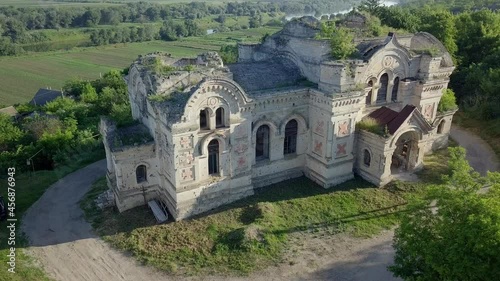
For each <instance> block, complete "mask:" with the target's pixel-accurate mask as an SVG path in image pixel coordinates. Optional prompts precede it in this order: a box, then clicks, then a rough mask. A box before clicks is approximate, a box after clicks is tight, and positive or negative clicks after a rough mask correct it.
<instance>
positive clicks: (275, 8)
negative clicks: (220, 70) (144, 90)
mask: <svg viewBox="0 0 500 281" xmlns="http://www.w3.org/2000/svg"><path fill="white" fill-rule="evenodd" d="M60 2H82V1H70V0H60ZM88 2H101V1H88ZM111 2H118V3H120V1H110V3H111ZM360 2H361V1H360V0H359V1H358V0H333V1H325V0H312V1H305V0H300V1H290V2H288V1H286V2H285V1H273V2H267V3H265V2H233V3H231V2H230V3H224V4H217V3H210V2H208V3H207V2H192V3H176V4H164V5H162V4H156V3H151V2H133V3H127V4H123V5H109V6H102V7H85V5H84V4H82V6H76V7H71V8H70V7H42V8H40V7H0V35H1V37H0V55H16V54H19V53H22V52H23V51H24V50H23V48H22V46H21V45H22V44H29V43H37V42H44V41H47V40H48V38H46V36H44V34H43V33H30V32H29V31H32V30H43V29H60V28H81V27H97V26H100V25H118V24H120V23H148V22H158V21H169V22H167V24H170V25H171V23H172V22H171V20H173V19H185V20H193V19H201V18H203V17H206V16H213V15H235V16H250V17H255V18H257V20H258V17H259V15H260V14H261V13H286V14H301V13H315V14H317V15H318V16H320V15H321V14H322V13H325V11H340V10H345V9H348V8H350V7H352V5H353V4H357V3H360ZM190 24H191V25H192V22H188V23H187V25H186V26H182V24H180V26H181V27H178V26H170V28H172V29H173V28H177V29H182V30H184V29H188V28H189V25H190ZM250 27H252V26H250ZM109 32H111V31H108V33H109ZM117 32H118V33H119V34H120V35H119V40H114V43H120V42H138V41H146V40H152V39H153V38H154V37H158V36H157V35H156V34H152V32H153V31H152V28H151V27H148V26H145V27H139V28H135V27H130V28H126V29H120V30H115V31H114V32H113V33H117ZM178 33H179V32H178ZM102 34H103V32H102V31H101V35H102ZM197 34H199V32H193V33H188V34H183V33H182V32H181V35H189V36H191V35H197ZM97 37H99V35H94V38H97ZM101 37H102V36H101ZM102 41H106V40H101V39H99V40H94V43H95V44H99V43H100V42H102Z"/></svg>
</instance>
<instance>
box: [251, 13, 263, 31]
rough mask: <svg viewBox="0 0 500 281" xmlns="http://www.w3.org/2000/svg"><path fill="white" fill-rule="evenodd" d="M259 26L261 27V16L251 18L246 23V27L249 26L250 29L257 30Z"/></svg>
mask: <svg viewBox="0 0 500 281" xmlns="http://www.w3.org/2000/svg"><path fill="white" fill-rule="evenodd" d="M261 25H262V16H261V15H260V14H259V15H255V16H253V17H251V18H250V20H249V21H248V26H250V28H257V27H260V26H261Z"/></svg>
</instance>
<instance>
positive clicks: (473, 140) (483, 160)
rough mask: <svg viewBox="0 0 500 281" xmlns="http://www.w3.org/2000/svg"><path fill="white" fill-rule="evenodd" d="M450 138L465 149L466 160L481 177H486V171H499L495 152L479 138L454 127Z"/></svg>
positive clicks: (499, 166) (499, 165) (499, 167)
mask: <svg viewBox="0 0 500 281" xmlns="http://www.w3.org/2000/svg"><path fill="white" fill-rule="evenodd" d="M450 136H451V138H452V139H454V140H455V141H456V142H458V144H459V145H460V146H463V147H465V149H467V160H469V163H470V165H471V166H472V167H473V168H474V169H475V170H476V171H478V172H479V173H481V175H486V171H498V170H500V164H499V163H500V162H499V160H498V157H497V156H496V154H495V152H494V151H493V149H492V148H491V147H490V146H489V144H488V143H487V142H485V141H484V140H483V139H481V138H480V137H479V136H477V135H475V134H473V133H471V132H469V131H467V130H465V129H463V128H460V127H457V126H455V125H452V126H451V131H450Z"/></svg>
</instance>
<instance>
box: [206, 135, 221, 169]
mask: <svg viewBox="0 0 500 281" xmlns="http://www.w3.org/2000/svg"><path fill="white" fill-rule="evenodd" d="M208 174H209V175H216V174H219V141H217V140H215V139H214V140H211V141H210V142H209V143H208Z"/></svg>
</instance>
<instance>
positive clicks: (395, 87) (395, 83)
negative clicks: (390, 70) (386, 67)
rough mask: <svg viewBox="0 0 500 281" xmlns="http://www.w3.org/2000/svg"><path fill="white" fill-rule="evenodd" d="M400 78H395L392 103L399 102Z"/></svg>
mask: <svg viewBox="0 0 500 281" xmlns="http://www.w3.org/2000/svg"><path fill="white" fill-rule="evenodd" d="M398 90H399V77H396V78H394V86H393V87H392V95H391V100H392V101H398Z"/></svg>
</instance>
